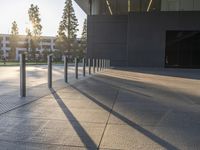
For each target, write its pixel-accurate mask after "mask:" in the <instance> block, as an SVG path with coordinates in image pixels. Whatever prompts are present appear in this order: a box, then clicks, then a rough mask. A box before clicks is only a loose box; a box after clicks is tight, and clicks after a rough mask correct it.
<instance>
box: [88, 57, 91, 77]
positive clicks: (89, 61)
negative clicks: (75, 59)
mask: <svg viewBox="0 0 200 150" xmlns="http://www.w3.org/2000/svg"><path fill="white" fill-rule="evenodd" d="M88 72H89V74H91V59H90V58H89V59H88Z"/></svg>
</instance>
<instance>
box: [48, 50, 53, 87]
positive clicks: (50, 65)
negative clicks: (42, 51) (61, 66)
mask: <svg viewBox="0 0 200 150" xmlns="http://www.w3.org/2000/svg"><path fill="white" fill-rule="evenodd" d="M48 88H52V54H51V55H48Z"/></svg>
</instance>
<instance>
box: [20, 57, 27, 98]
mask: <svg viewBox="0 0 200 150" xmlns="http://www.w3.org/2000/svg"><path fill="white" fill-rule="evenodd" d="M20 97H26V59H25V54H20Z"/></svg>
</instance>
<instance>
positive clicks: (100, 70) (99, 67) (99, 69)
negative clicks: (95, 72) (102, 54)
mask: <svg viewBox="0 0 200 150" xmlns="http://www.w3.org/2000/svg"><path fill="white" fill-rule="evenodd" d="M101 60H102V59H99V71H101V69H102V68H101Z"/></svg>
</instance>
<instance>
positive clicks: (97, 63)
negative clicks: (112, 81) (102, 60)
mask: <svg viewBox="0 0 200 150" xmlns="http://www.w3.org/2000/svg"><path fill="white" fill-rule="evenodd" d="M96 67H97V72H98V71H99V59H96Z"/></svg>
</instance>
